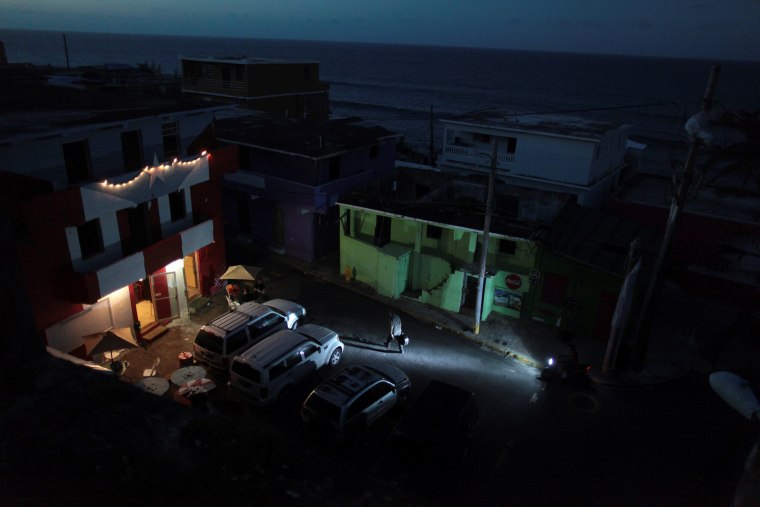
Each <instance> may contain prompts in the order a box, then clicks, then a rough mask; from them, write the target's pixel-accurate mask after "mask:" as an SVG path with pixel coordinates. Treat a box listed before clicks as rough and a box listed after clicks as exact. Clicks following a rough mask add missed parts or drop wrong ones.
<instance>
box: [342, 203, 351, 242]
mask: <svg viewBox="0 0 760 507" xmlns="http://www.w3.org/2000/svg"><path fill="white" fill-rule="evenodd" d="M340 225H342V226H343V234H344V235H345V236H350V235H351V210H350V209H347V210H346V212H345V213H343V216H342V217H340Z"/></svg>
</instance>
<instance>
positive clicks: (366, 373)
mask: <svg viewBox="0 0 760 507" xmlns="http://www.w3.org/2000/svg"><path fill="white" fill-rule="evenodd" d="M411 387H412V383H411V381H410V380H409V377H407V375H406V373H404V372H403V371H401V370H399V369H398V368H396V367H395V366H391V365H387V364H381V365H376V366H349V367H347V368H344V369H343V370H341V371H339V372H338V373H336V374H335V375H333V376H332V377H331V378H329V379H327V380H326V381H324V382H323V383H321V384H320V385H319V386H317V388H316V389H314V390H313V391H312V392H311V394H309V397H308V398H306V401H304V402H303V406H302V407H301V418H302V419H303V421H304V422H305V423H307V424H309V425H310V426H312V427H320V428H325V429H326V430H327V431H328V432H330V433H333V434H334V435H335V436H336V437H337V438H338V439H339V440H345V439H347V438H351V437H353V436H356V435H357V434H358V433H360V432H361V431H363V430H364V429H366V428H367V427H369V426H370V425H372V424H373V423H374V422H375V421H377V420H378V419H379V418H380V417H381V416H382V415H384V414H385V413H386V412H388V411H389V410H390V409H392V408H393V407H395V406H396V405H397V404H399V403H401V402H403V401H405V400H406V399H407V397H408V396H409V391H410V390H411Z"/></svg>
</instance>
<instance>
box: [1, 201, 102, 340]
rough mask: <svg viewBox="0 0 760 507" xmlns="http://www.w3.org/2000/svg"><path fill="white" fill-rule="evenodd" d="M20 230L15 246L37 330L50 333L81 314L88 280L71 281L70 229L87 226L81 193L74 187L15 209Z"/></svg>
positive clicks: (16, 204)
mask: <svg viewBox="0 0 760 507" xmlns="http://www.w3.org/2000/svg"><path fill="white" fill-rule="evenodd" d="M10 212H11V215H12V216H13V217H14V220H15V221H17V223H18V224H19V231H20V233H19V235H18V237H17V241H16V246H17V250H18V256H19V259H20V262H21V269H22V271H23V276H24V281H25V283H24V287H22V288H20V290H26V292H27V296H28V298H29V301H30V302H31V304H32V307H33V311H34V317H35V321H36V327H37V329H38V330H40V331H42V330H44V329H45V328H46V327H49V326H51V325H52V324H55V323H56V322H59V321H61V320H63V319H65V318H66V317H68V316H70V315H72V314H74V313H77V312H79V311H81V310H82V308H83V307H82V305H81V304H80V302H82V301H84V300H85V298H86V296H87V294H88V286H87V280H86V279H84V278H82V277H80V276H72V275H73V271H72V266H71V262H70V260H69V258H70V255H69V247H68V242H67V240H66V234H65V228H66V227H70V226H75V225H78V224H81V223H84V221H85V220H84V211H83V209H82V197H81V195H80V192H79V188H77V187H71V188H68V189H65V190H63V191H60V192H53V193H49V194H44V195H40V196H36V197H31V198H26V199H25V200H23V201H14V202H12V203H11V209H10Z"/></svg>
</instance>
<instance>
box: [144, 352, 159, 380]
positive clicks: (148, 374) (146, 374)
mask: <svg viewBox="0 0 760 507" xmlns="http://www.w3.org/2000/svg"><path fill="white" fill-rule="evenodd" d="M160 362H161V358H160V357H157V358H156V360H155V361H153V366H151V367H150V368H146V369H144V370H143V378H144V377H155V376H156V367H157V366H158V363H160Z"/></svg>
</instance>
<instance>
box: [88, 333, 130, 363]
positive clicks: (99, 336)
mask: <svg viewBox="0 0 760 507" xmlns="http://www.w3.org/2000/svg"><path fill="white" fill-rule="evenodd" d="M82 340H83V341H84V348H85V351H86V352H87V355H89V356H92V355H95V354H105V353H107V352H109V353H110V354H111V355H110V359H111V361H113V351H114V350H122V349H133V348H136V347H138V346H139V345H137V340H136V338H135V332H134V330H133V329H132V328H131V327H118V328H115V329H109V330H108V331H103V332H101V333H95V334H89V335H86V336H83V337H82Z"/></svg>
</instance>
